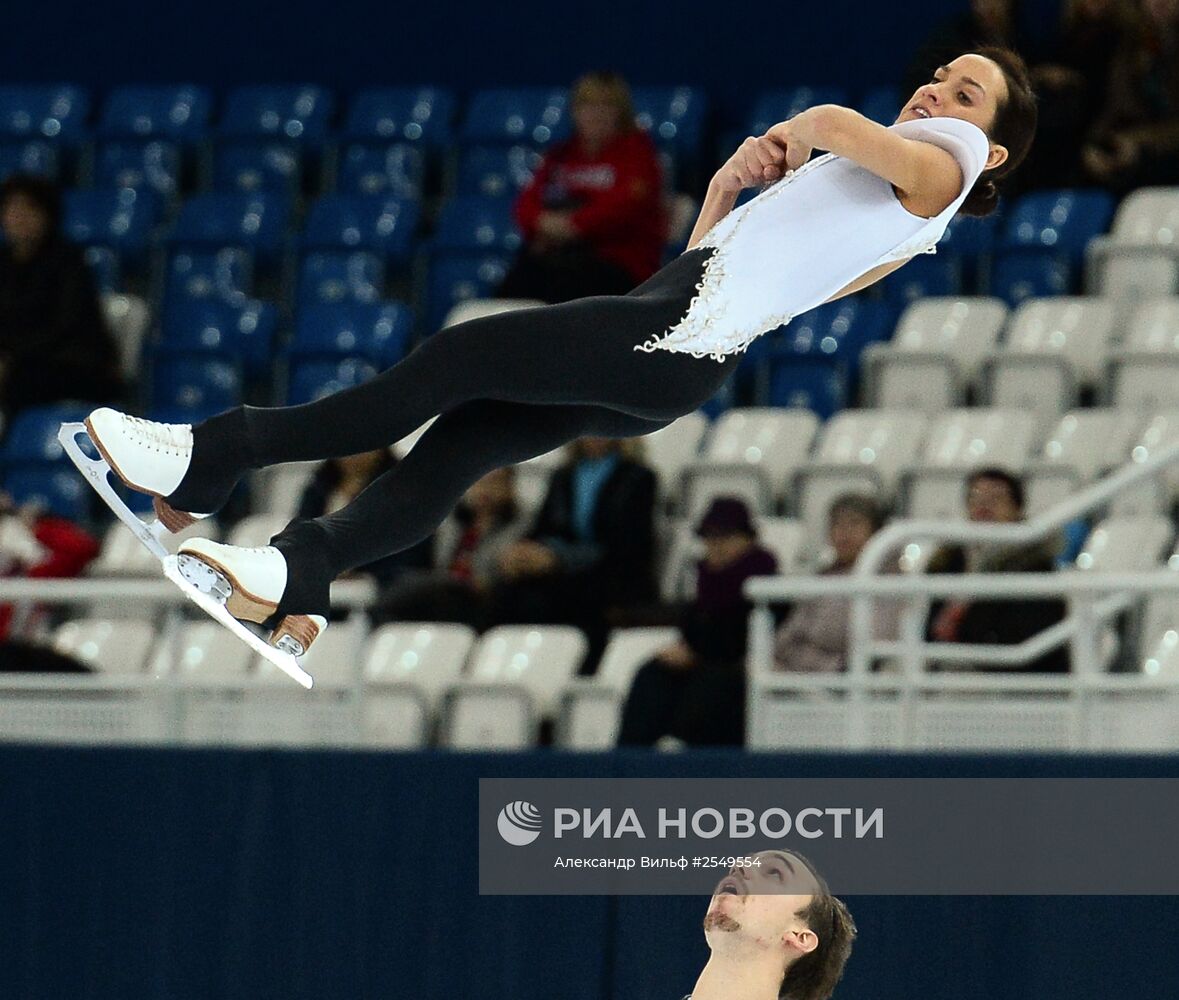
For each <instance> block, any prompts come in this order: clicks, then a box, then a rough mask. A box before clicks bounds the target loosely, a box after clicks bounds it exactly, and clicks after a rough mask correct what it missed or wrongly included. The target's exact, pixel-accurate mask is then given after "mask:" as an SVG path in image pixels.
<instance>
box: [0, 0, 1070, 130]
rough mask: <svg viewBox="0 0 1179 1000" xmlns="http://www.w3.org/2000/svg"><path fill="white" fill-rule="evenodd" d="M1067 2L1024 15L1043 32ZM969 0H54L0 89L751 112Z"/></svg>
mask: <svg viewBox="0 0 1179 1000" xmlns="http://www.w3.org/2000/svg"><path fill="white" fill-rule="evenodd" d="M1057 2H1058V0H1029V19H1030V20H1032V21H1034V22H1039V21H1044V20H1045V18H1046V17H1047V14H1041V11H1048V10H1051V9H1052V8H1053V7H1054V6H1055V4H1056V3H1057ZM966 5H967V0H938V2H937V3H930V2H928V0H922V2H916V0H900V2H897V3H864V2H863V0H825V2H823V3H817V4H805V3H797V2H791V0H782V2H777V3H765V2H762V3H755V4H750V5H738V6H735V7H726V6H724V5H723V4H722V5H717V4H716V3H714V2H711V0H677V2H676V3H674V4H670V3H666V2H659V3H628V4H625V5H618V6H616V7H612V6H611V5H609V4H602V3H600V2H587V0H567V2H563V3H553V2H552V0H513V2H512V3H511V4H507V5H505V4H502V3H465V2H460V3H457V4H456V3H413V4H407V3H398V2H396V0H395V2H393V3H373V2H371V0H365V2H358V0H338V2H334V3H323V2H322V0H287V2H285V3H283V4H273V3H269V2H267V3H262V2H260V0H206V2H205V3H202V4H199V5H197V4H189V3H161V2H156V3H144V2H143V0H103V2H100V3H94V2H89V0H58V2H53V0H49V2H47V3H24V4H9V5H8V6H7V8H6V10H5V24H4V30H3V32H0V78H3V79H4V80H14V81H34V80H35V81H58V80H63V81H76V82H79V83H84V84H90V85H93V86H95V87H99V88H103V87H108V86H110V85H111V84H115V83H141V82H180V81H192V82H199V83H206V84H210V85H213V86H218V87H226V86H231V85H233V84H239V83H247V82H265V81H289V82H314V83H321V84H325V85H327V86H330V87H334V88H338V89H340V90H344V91H348V90H353V89H355V88H358V87H361V86H366V85H370V84H378V83H438V84H444V85H449V86H453V87H456V88H458V89H459V90H460V91H462V92H468V91H470V90H474V89H476V88H480V87H488V86H496V85H510V84H527V83H555V84H563V83H566V82H568V81H569V80H570V79H571V78H572V77H573V76H574V75H576V74H577V73H579V72H581V71H583V70H586V69H589V68H593V67H598V66H613V67H616V68H618V69H620V70H621V71H622V72H624V73H625V74H626V75H627V76H628V77H629V78H630V79H631V80H632V81H633V82H636V83H680V82H687V83H693V84H698V85H701V86H704V87H707V88H708V90H709V92H710V93H712V94H714V95H715V96H716V97H717V99H718V100H720V101H721V102H722V104H730V103H731V104H732V105H733V106H734V107H736V108H738V109H740V110H744V109H745V107H746V106H747V105H748V103H749V95H751V94H754V93H756V92H758V91H760V90H765V89H768V88H772V87H776V86H783V85H789V84H793V83H802V82H806V83H834V84H841V85H843V86H845V87H848V88H850V89H851V90H852V91H853V92H855V93H856V94H857V96H858V92H859V91H861V90H864V89H866V88H868V87H870V86H873V85H876V84H879V83H881V82H889V81H891V80H895V79H897V78H898V77H899V75H900V71H901V70H902V68H903V67H904V65H905V63H906V61H907V60H908V59H909V58H910V57H911V56H912V54H913V52H914V51H915V50H916V47H917V44H918V42H919V41H920V39H921V38H922V36H923V35H924V34H925V33H926V32H927V31H928V28H929V26H930V25H931V23H933V21H932V19H936V18H941V17H945V16H947V15H949V14H952V13H954V12H956V11H959V10H962V9H964V8H965V7H966Z"/></svg>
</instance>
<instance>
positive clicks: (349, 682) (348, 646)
mask: <svg viewBox="0 0 1179 1000" xmlns="http://www.w3.org/2000/svg"><path fill="white" fill-rule="evenodd" d="M367 635H368V625H367V620H366V619H365V617H364V616H363V615H352V616H351V617H350V618H348V619H346V620H345V621H342V622H332V623H331V625H330V626H329V628H328V629H327V631H325V632H324V633H323V635H321V636H319V637H318V638H317V639H316V640H315V642H314V643H312V645H311V648H310V649H309V650H307V652H306V653H305V654H304V655H303V656H302V657H300V659H299V665H300V666H301V667H302V668H303V669H304V670H306V671H307V672H308V673H309V674H311V676H312V677H313V678H315V687H314V688H313V692H314V691H317V690H318V691H323V690H329V689H334V690H338V689H341V688H351V687H355V686H356V685H357V684H358V683H360V681H361V678H362V671H361V649H362V648H363V645H364V640H365V639H366V638H367ZM254 670H255V672H256V674H257V676H258V677H259V679H261V680H267V681H273V682H274V683H275V684H281V685H282V686H283V687H286V686H287V685H289V684H290V683H291V680H290V678H289V677H287V675H286V674H285V673H283V671H281V670H280V669H279V668H278V667H276V666H275V665H274V664H273V663H271V662H270V661H269V660H267V659H266V658H264V657H262V656H258V657H257V659H256V660H255V661H254Z"/></svg>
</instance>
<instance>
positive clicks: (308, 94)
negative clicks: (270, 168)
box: [218, 85, 335, 145]
mask: <svg viewBox="0 0 1179 1000" xmlns="http://www.w3.org/2000/svg"><path fill="white" fill-rule="evenodd" d="M334 106H335V102H334V99H333V98H332V95H331V94H330V93H329V92H328V91H327V90H325V89H324V88H322V87H315V86H295V85H290V86H263V87H238V88H237V89H235V90H232V91H230V93H229V96H228V97H227V98H226V102H225V111H224V113H223V114H222V116H221V126H220V128H219V130H218V134H219V135H220V137H221V138H223V139H278V140H283V141H287V142H295V143H299V144H301V145H316V144H318V143H321V142H322V141H323V140H324V138H325V137H326V135H327V128H328V122H329V121H330V119H331V116H332V109H333V107H334Z"/></svg>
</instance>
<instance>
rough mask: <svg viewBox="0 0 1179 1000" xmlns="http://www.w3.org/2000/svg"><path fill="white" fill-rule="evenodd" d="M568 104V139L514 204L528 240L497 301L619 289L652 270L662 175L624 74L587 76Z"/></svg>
mask: <svg viewBox="0 0 1179 1000" xmlns="http://www.w3.org/2000/svg"><path fill="white" fill-rule="evenodd" d="M570 104H571V108H572V114H573V123H574V134H573V136H572V137H571V138H569V139H568V140H566V141H564V142H561V143H558V144H557V145H555V146H554V147H553V148H552V149H550V150H549V151H548V153H547V154H546V155H545V157H544V159H543V160H542V162H541V164H540V167H539V169H538V170H537V172H536V175H535V176H534V177H533V178H532V181H531V183H529V185H528V187H526V188H525V189H524V191H523V192H522V193H521V195H520V198H519V200H518V201H517V203H516V221H517V222H518V223H519V226H520V229H521V230H522V231H523V233H524V241H525V242H524V246H523V248H522V249H521V251H520V254H519V256H518V257H517V259H516V261H515V262H514V264H513V265H512V268H511V270H510V271H509V272H508V274H507V276H506V277H505V278H504V281H503V284H502V285H501V286H500V288H499V295H500V297H501V298H532V299H542V300H543V301H545V302H548V303H557V302H567V301H569V300H571V299H577V298H582V297H584V296H587V295H622V294H625V293H626V292H628V291H630V290H631V289H632V288H634V287H635V286H636V285H639V284H641V283H642V282H644V281H646V280H647V278H649V277H651V275H653V274H654V273H655V272H656V271H657V270H658V269H659V265H660V263H661V260H662V253H663V244H664V242H665V241H666V238H667V220H666V213H665V211H664V208H663V175H662V171H661V168H660V165H659V158H658V155H657V152H656V149H655V144H654V143H653V142H652V141H651V139H650V137H649V136H648V135H647V133H646V132H644V131H643V130H642V129H640V128H639V127H638V126H637V125H636V124H635V115H634V108H633V106H632V104H631V97H630V90H629V88H628V87H627V85H626V81H625V80H623V79H622V77H621V76H619V75H618V74H617V73H600V72H599V73H587V74H586V75H585V76H583V77H581V78H580V79H579V80H578V81H577V82H576V83H575V84H574V85H573V91H572V95H571V101H570Z"/></svg>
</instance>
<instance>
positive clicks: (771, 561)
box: [618, 497, 778, 746]
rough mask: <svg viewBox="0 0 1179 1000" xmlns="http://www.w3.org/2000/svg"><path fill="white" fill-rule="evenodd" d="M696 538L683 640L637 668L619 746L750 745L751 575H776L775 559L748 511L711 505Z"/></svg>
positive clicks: (725, 500) (729, 501)
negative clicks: (699, 555)
mask: <svg viewBox="0 0 1179 1000" xmlns="http://www.w3.org/2000/svg"><path fill="white" fill-rule="evenodd" d="M696 534H697V535H699V536H700V537H701V538H702V539H703V541H704V558H703V559H701V560H700V561H699V562H698V563H697V564H696V597H695V599H694V600H693V601H692V602H691V603H690V604H687V605H686V606H685V607H684V608H683V609H682V614H681V619H680V636H679V638H678V639H677V640H676V641H675V642H673V643H672V644H671V645H669V646H666V647H664V648H663V649H661V650H660V651H659V652H658V653H656V654H655V656H654V657H653V658H652V659H651V660H648V661H647V662H646V663H645V664H643V666H642V667H640V668H639V670H638V673H637V674H636V675H635V679H634V683H633V684H632V685H631V689H630V694H629V695H628V696H627V699H626V704H625V706H624V707H623V710H622V723H621V728H620V732H619V737H618V742H619V743H620V744H638V745H645V746H649V745H651V744H653V743H656V742H658V741H659V740H660V739H661V738H663V737H668V736H670V737H673V738H674V739H676V740H681V741H683V742H684V743H688V744H695V745H704V744H720V745H725V744H736V745H740V744H742V743H744V742H745V735H744V733H745V670H744V664H745V645H746V623H747V619H748V617H749V609H750V604H749V601H748V600H747V599H746V598H745V596H744V594H743V593H742V590H741V588H742V587H743V585H744V583H745V581H746V580H748V579H749V578H750V577H751V576H773V575H774V574H775V573H776V572H777V570H778V561H777V559H776V558H775V557H774V555H773V553H772V552H770V551H769V550H768V549H766V548H764V547H763V546H761V545H760V544H759V543H758V537H757V530H756V528H755V527H754V526H753V522H752V521H751V519H750V516H749V508H748V507H747V506H746V505H745V502H744V501H743V500H740V499H738V498H737V497H718V498H717V499H715V500H713V502H712V504H711V506H710V507H709V508H708V511H707V513H705V515H704V517H703V519H702V520H701V521H700V524H699V526H698V527H697V528H696Z"/></svg>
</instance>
